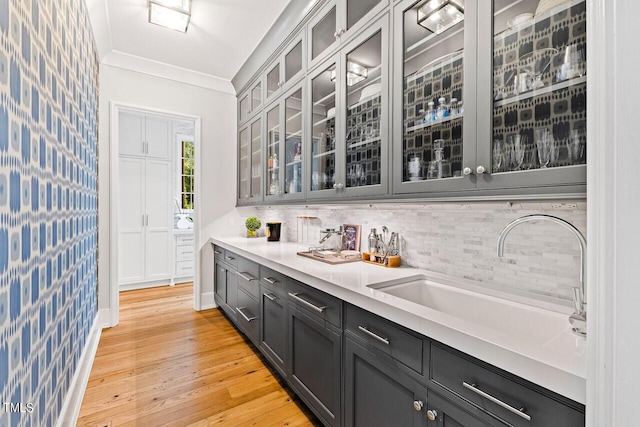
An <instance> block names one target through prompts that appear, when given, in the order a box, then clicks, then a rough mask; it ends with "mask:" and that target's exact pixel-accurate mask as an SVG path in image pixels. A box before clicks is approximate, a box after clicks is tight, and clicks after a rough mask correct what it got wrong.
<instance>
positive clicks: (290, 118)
mask: <svg viewBox="0 0 640 427" xmlns="http://www.w3.org/2000/svg"><path fill="white" fill-rule="evenodd" d="M301 115H302V111H298V112H297V113H295V114H293V115H291V116H290V117H288V118H287V122H290V121H292V120H293V119H295V118H298V117H300V116H301Z"/></svg>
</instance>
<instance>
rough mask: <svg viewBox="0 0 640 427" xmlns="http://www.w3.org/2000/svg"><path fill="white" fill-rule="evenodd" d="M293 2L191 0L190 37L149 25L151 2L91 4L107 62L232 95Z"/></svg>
mask: <svg viewBox="0 0 640 427" xmlns="http://www.w3.org/2000/svg"><path fill="white" fill-rule="evenodd" d="M289 1H290V0H192V15H191V23H190V24H189V29H188V31H187V33H186V34H184V33H180V32H177V31H173V30H169V29H166V28H163V27H159V26H157V25H153V24H149V23H148V21H147V19H148V9H147V0H86V2H87V6H88V10H89V16H90V19H91V23H92V26H93V31H94V35H95V39H96V43H97V46H98V52H99V54H100V60H101V62H102V63H105V64H109V65H114V66H119V67H123V68H129V69H133V70H136V71H141V72H145V73H149V74H154V75H158V76H161V77H166V78H171V79H174V80H183V81H187V82H189V83H193V84H197V85H200V86H204V87H211V88H214V89H220V90H225V91H229V90H232V89H230V88H231V85H230V83H229V81H230V80H231V79H232V78H233V76H234V75H235V74H236V73H237V72H238V70H239V69H240V67H241V66H242V64H243V63H244V62H245V60H246V59H247V58H248V57H249V55H250V54H251V52H252V51H253V50H254V49H255V47H256V46H257V45H258V43H259V42H260V40H261V39H262V38H263V37H264V35H265V34H266V32H267V30H268V29H269V28H270V27H271V26H272V25H273V23H274V22H275V20H276V18H277V17H278V16H279V15H280V13H281V12H282V11H283V9H284V8H285V6H286V5H287V4H288V3H289Z"/></svg>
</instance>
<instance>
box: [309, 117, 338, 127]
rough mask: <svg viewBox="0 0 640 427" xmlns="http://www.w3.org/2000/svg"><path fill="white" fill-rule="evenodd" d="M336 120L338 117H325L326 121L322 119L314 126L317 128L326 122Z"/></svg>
mask: <svg viewBox="0 0 640 427" xmlns="http://www.w3.org/2000/svg"><path fill="white" fill-rule="evenodd" d="M335 118H336V116H329V117H325V118H324V119H321V120H318V121H317V122H315V123H314V124H313V126H314V127H315V126H318V125H321V124H323V123H325V122H328V121H329V120H331V119H335Z"/></svg>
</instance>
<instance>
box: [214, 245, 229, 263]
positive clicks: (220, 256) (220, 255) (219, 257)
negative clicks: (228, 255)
mask: <svg viewBox="0 0 640 427" xmlns="http://www.w3.org/2000/svg"><path fill="white" fill-rule="evenodd" d="M211 246H213V259H214V260H215V261H217V262H219V261H223V262H226V261H225V259H224V255H225V250H224V248H223V247H221V246H218V245H214V244H213V243H212V244H211Z"/></svg>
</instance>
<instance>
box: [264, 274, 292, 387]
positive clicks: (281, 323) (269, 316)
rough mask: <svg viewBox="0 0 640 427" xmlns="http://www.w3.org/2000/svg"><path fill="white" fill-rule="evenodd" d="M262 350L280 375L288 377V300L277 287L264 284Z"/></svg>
mask: <svg viewBox="0 0 640 427" xmlns="http://www.w3.org/2000/svg"><path fill="white" fill-rule="evenodd" d="M260 291H261V298H262V301H261V305H260V318H261V321H262V322H261V325H260V337H261V339H260V346H259V347H260V350H261V351H262V353H263V354H264V355H265V357H266V358H267V359H268V360H269V362H271V364H272V365H273V366H274V367H275V368H276V369H277V370H278V372H279V373H280V375H282V376H284V377H285V378H286V377H287V374H286V365H285V363H286V360H287V334H286V330H287V311H286V310H287V300H286V299H285V298H284V295H283V294H282V293H280V292H278V291H277V290H276V289H274V288H271V287H268V286H265V285H262V284H261V287H260Z"/></svg>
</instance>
